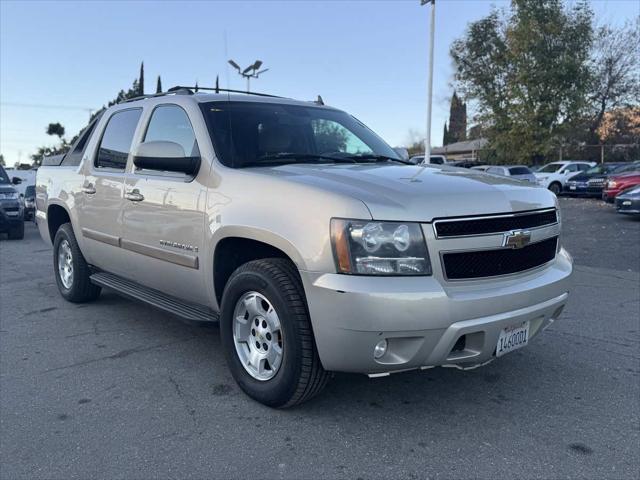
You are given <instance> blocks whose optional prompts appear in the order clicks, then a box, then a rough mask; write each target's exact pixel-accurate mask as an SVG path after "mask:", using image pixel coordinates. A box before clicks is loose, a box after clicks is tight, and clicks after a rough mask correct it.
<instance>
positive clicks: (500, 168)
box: [473, 165, 537, 183]
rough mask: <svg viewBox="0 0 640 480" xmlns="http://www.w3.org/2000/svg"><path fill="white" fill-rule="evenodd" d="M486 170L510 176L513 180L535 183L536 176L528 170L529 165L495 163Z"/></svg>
mask: <svg viewBox="0 0 640 480" xmlns="http://www.w3.org/2000/svg"><path fill="white" fill-rule="evenodd" d="M473 168H475V167H473ZM486 172H487V173H492V174H494V175H502V176H503V177H511V178H513V179H515V180H523V181H526V182H531V183H537V182H536V176H535V175H534V174H533V172H532V171H531V170H529V167H527V166H525V165H496V166H493V167H489V168H488V169H487V170H486Z"/></svg>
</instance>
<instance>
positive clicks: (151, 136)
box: [144, 105, 200, 157]
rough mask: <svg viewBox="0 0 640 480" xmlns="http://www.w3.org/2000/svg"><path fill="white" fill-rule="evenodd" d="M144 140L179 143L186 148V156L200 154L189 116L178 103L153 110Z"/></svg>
mask: <svg viewBox="0 0 640 480" xmlns="http://www.w3.org/2000/svg"><path fill="white" fill-rule="evenodd" d="M144 141H145V142H152V141H165V142H173V143H177V144H178V145H180V146H181V147H182V149H183V150H184V156H185V157H198V156H200V152H199V150H198V144H197V142H196V135H195V133H194V132H193V127H192V126H191V122H190V121H189V117H188V116H187V113H186V112H185V111H184V110H183V109H182V108H181V107H178V106H177V105H160V106H159V107H157V108H156V109H155V110H154V111H153V114H152V115H151V120H150V121H149V127H148V128H147V133H146V135H145V137H144Z"/></svg>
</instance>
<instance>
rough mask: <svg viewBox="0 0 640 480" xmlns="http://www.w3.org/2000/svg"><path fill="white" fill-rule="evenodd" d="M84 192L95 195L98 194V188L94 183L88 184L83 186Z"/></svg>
mask: <svg viewBox="0 0 640 480" xmlns="http://www.w3.org/2000/svg"><path fill="white" fill-rule="evenodd" d="M82 191H83V192H84V193H86V194H88V195H93V194H94V193H96V187H94V186H93V184H92V183H87V184H86V185H83V186H82Z"/></svg>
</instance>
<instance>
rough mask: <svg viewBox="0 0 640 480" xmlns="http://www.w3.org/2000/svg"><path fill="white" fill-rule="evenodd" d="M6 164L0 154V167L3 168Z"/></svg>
mask: <svg viewBox="0 0 640 480" xmlns="http://www.w3.org/2000/svg"><path fill="white" fill-rule="evenodd" d="M5 165H6V163H4V155H2V154H1V153H0V166H2V167H4V166H5Z"/></svg>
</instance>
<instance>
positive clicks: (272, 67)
mask: <svg viewBox="0 0 640 480" xmlns="http://www.w3.org/2000/svg"><path fill="white" fill-rule="evenodd" d="M492 5H497V6H499V7H501V6H508V2H507V1H506V0H505V1H484V0H438V5H437V12H436V43H435V76H434V112H433V124H434V127H433V128H434V129H433V133H432V140H433V142H432V143H433V144H434V145H440V144H441V142H442V127H443V124H444V122H445V120H446V118H447V116H448V103H449V98H450V96H451V93H452V86H451V77H452V65H451V61H450V59H449V56H448V49H449V45H450V44H451V42H452V41H453V40H454V39H455V38H457V37H459V36H461V35H462V34H463V33H464V30H465V27H466V25H467V23H468V22H470V21H474V20H477V19H479V18H481V17H482V16H484V15H486V14H487V13H488V12H489V11H490V9H491V6H492ZM592 5H593V9H594V11H595V12H596V15H597V16H598V17H599V19H601V20H602V21H609V22H612V23H615V24H620V23H623V22H624V21H625V20H626V19H631V18H633V17H634V16H635V15H638V13H639V7H638V5H639V3H638V2H637V1H635V0H594V1H593V2H592ZM429 8H430V7H428V6H424V7H420V2H419V0H393V1H391V0H389V1H376V0H370V1H365V0H362V1H340V0H333V1H330V0H327V1H304V0H299V1H295V0H290V1H270V0H263V1H210V2H207V1H197V2H186V1H165V2H152V1H139V2H133V1H105V2H98V1H88V2H79V1H77V2H67V1H65V2H57V1H7V0H0V152H1V153H3V154H4V156H5V161H6V163H7V165H13V164H14V163H15V162H16V161H17V160H18V159H19V158H21V159H22V161H28V156H29V155H30V154H31V153H33V152H34V151H35V149H36V148H37V147H38V146H40V145H45V144H53V143H55V142H54V141H53V139H52V138H51V137H49V136H47V135H46V134H45V133H44V131H45V128H46V125H47V124H48V123H49V122H56V121H59V122H60V123H62V124H63V125H64V126H65V127H66V129H67V137H68V138H70V137H72V136H73V135H74V134H75V133H77V131H78V130H79V129H80V128H82V127H83V126H84V125H85V124H86V121H87V119H88V117H89V112H88V111H87V109H97V108H99V107H100V106H101V105H102V104H104V103H106V102H107V101H108V100H110V99H112V98H114V97H115V95H116V94H117V92H118V91H119V90H120V89H123V88H124V89H127V88H129V87H130V86H131V82H132V81H133V79H134V78H136V77H137V75H138V70H139V66H140V62H141V61H144V64H145V86H146V92H147V93H153V92H155V87H156V77H157V75H158V74H160V75H161V76H162V84H163V87H164V88H165V89H167V88H169V87H171V86H174V85H177V84H183V85H191V84H194V83H195V81H196V80H197V81H198V83H199V85H200V86H209V87H211V86H213V84H214V82H215V78H216V75H218V74H219V75H220V85H221V87H225V86H230V87H231V88H236V89H242V88H244V81H243V80H242V79H241V78H240V77H239V76H238V75H237V73H235V71H233V70H231V69H229V68H228V67H227V64H226V61H227V59H229V58H233V59H234V60H235V61H236V62H238V63H239V64H240V65H241V66H242V67H244V66H246V65H249V64H251V63H253V61H254V60H256V59H261V60H262V61H263V62H264V66H263V68H269V71H268V72H266V73H265V74H264V75H263V76H262V77H261V78H260V79H259V80H257V81H253V84H252V89H255V90H257V91H264V92H269V93H274V94H278V95H283V96H288V97H293V98H297V99H309V100H312V99H315V98H316V96H317V95H318V94H321V95H322V97H323V98H324V100H325V102H326V103H327V104H329V105H332V106H335V107H338V108H342V109H344V110H347V111H348V112H349V113H352V114H354V115H355V116H357V117H358V118H360V119H361V120H362V121H364V122H365V123H366V124H368V125H369V126H370V127H371V128H372V129H373V130H375V131H376V132H378V133H379V134H380V135H382V137H384V138H385V139H386V140H387V141H388V142H389V143H390V144H391V145H392V146H397V145H403V144H405V143H406V142H407V140H408V132H409V130H410V129H413V130H415V131H418V132H421V133H423V132H424V131H425V122H426V77H427V38H428V15H429ZM225 38H226V42H225ZM225 43H226V46H225ZM25 105H32V106H25ZM62 107H64V108H62Z"/></svg>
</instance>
